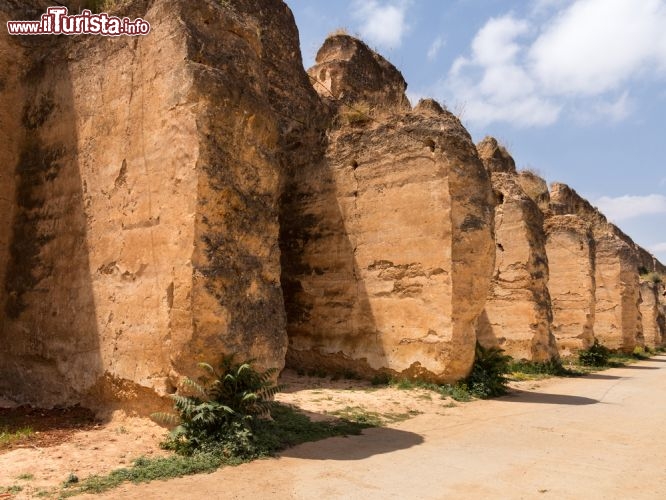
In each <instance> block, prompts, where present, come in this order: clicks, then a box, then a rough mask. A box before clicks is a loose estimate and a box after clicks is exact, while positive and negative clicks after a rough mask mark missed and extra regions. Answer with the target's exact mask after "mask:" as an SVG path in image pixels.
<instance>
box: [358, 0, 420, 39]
mask: <svg viewBox="0 0 666 500" xmlns="http://www.w3.org/2000/svg"><path fill="white" fill-rule="evenodd" d="M407 7H408V2H407V1H406V0H403V1H393V2H385V3H381V2H379V1H378V0H355V1H354V3H353V4H352V9H353V10H352V16H353V17H354V18H355V19H356V20H357V21H358V22H359V23H360V26H359V31H360V34H361V36H362V37H363V38H364V39H365V40H367V41H368V42H370V43H371V44H373V45H376V46H379V47H383V48H395V47H399V46H400V44H401V43H402V37H403V36H404V34H405V33H406V31H407V22H406V19H405V14H406V12H407Z"/></svg>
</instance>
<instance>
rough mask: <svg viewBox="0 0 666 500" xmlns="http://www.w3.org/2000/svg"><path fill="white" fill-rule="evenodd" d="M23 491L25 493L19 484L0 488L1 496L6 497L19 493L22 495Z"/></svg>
mask: <svg viewBox="0 0 666 500" xmlns="http://www.w3.org/2000/svg"><path fill="white" fill-rule="evenodd" d="M22 491H23V486H19V485H18V484H13V485H11V486H6V487H2V486H0V495H5V494H10V495H16V494H18V493H21V492H22Z"/></svg>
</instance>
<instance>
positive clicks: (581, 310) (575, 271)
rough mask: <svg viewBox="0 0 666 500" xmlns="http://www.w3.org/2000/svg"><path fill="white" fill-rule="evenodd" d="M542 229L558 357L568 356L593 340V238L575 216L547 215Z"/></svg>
mask: <svg viewBox="0 0 666 500" xmlns="http://www.w3.org/2000/svg"><path fill="white" fill-rule="evenodd" d="M545 231H546V235H547V240H546V253H547V254H548V266H549V269H550V279H549V281H548V289H549V291H550V298H551V303H552V311H553V334H554V335H555V339H556V341H557V347H558V350H559V353H560V356H562V357H567V356H571V355H573V354H575V353H576V352H577V351H579V350H581V349H587V348H589V347H590V346H591V345H592V343H593V342H594V320H595V310H596V301H595V290H596V285H595V245H594V238H593V236H592V231H591V229H590V224H589V223H587V222H585V221H584V220H582V219H581V218H580V217H578V216H576V215H556V216H551V217H549V218H548V219H547V220H546V223H545Z"/></svg>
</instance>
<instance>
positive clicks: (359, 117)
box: [340, 101, 373, 126]
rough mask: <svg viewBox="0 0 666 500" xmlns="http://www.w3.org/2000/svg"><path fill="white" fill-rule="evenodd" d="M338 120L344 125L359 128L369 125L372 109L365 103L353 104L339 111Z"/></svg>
mask: <svg viewBox="0 0 666 500" xmlns="http://www.w3.org/2000/svg"><path fill="white" fill-rule="evenodd" d="M340 118H341V120H342V123H343V124H344V125H350V126H361V125H365V124H366V123H369V122H371V121H372V120H373V118H372V107H371V106H370V104H368V103H367V102H365V101H358V102H355V103H354V104H353V105H351V106H345V107H343V108H342V109H341V110H340Z"/></svg>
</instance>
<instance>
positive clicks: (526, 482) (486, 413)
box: [106, 356, 666, 500]
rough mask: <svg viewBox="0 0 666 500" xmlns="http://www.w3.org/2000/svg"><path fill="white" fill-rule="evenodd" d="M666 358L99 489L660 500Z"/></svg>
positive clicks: (143, 493) (147, 495) (664, 469)
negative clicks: (273, 453)
mask: <svg viewBox="0 0 666 500" xmlns="http://www.w3.org/2000/svg"><path fill="white" fill-rule="evenodd" d="M665 425H666V357H664V356H661V357H656V358H653V359H652V360H650V361H645V362H641V363H638V364H635V365H631V366H628V367H626V368H617V369H612V370H608V371H605V372H602V373H598V374H594V375H590V376H588V377H585V378H577V379H551V380H547V381H542V382H539V387H538V388H537V389H533V390H529V391H521V392H518V393H514V394H512V395H510V396H507V397H504V398H501V399H497V400H491V401H477V402H474V403H470V404H466V405H464V406H459V407H456V408H447V409H446V412H437V413H433V412H425V413H423V414H421V415H419V416H417V417H415V418H413V419H410V420H407V421H404V422H400V423H396V424H393V425H391V426H390V427H385V428H377V429H370V430H368V431H366V432H364V434H363V435H362V436H356V437H349V438H333V439H329V440H326V441H320V442H318V443H308V444H305V445H301V446H298V447H296V448H293V449H291V450H288V451H287V452H286V453H284V454H283V455H282V456H281V457H280V458H278V459H272V460H262V461H258V462H254V463H250V464H246V465H242V466H240V467H236V468H226V469H222V470H220V471H218V472H215V473H213V474H209V475H200V476H195V477H187V478H182V479H177V480H172V481H168V482H154V483H151V484H148V485H141V486H133V485H128V486H124V487H122V488H120V489H117V490H114V491H113V492H110V493H109V494H108V495H107V496H106V497H107V498H141V499H143V500H148V499H157V498H159V499H171V498H211V499H213V498H225V499H226V498H299V499H300V498H302V499H306V498H307V499H310V498H319V499H331V498H345V499H355V498H358V499H368V498H382V499H385V498H401V499H402V498H419V499H421V498H423V499H425V498H438V499H441V498H447V499H449V498H464V499H470V498H503V499H504V498H527V499H529V498H557V499H562V498H577V499H579V498H585V499H595V498H599V499H601V498H605V499H608V498H633V499H638V498H664V491H663V484H662V481H663V478H664V477H665V475H666V440H665V438H664V426H665Z"/></svg>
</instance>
